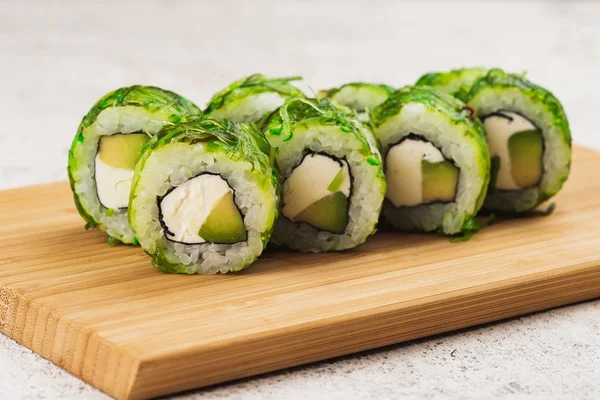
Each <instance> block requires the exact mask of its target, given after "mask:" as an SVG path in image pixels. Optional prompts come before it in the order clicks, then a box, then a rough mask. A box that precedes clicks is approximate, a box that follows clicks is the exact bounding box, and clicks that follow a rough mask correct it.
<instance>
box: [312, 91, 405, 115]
mask: <svg viewBox="0 0 600 400" xmlns="http://www.w3.org/2000/svg"><path fill="white" fill-rule="evenodd" d="M393 92H394V88H393V87H391V86H388V85H383V84H377V83H364V82H351V83H347V84H345V85H342V86H340V87H339V88H333V89H329V90H321V91H320V92H319V98H330V99H331V100H333V101H334V102H336V103H338V104H341V105H343V106H346V107H349V108H351V109H353V110H354V111H356V112H357V113H358V117H359V119H360V120H361V121H363V122H366V121H368V120H369V111H372V110H374V109H375V107H377V106H378V105H380V104H381V103H383V102H384V101H385V100H386V99H387V98H388V97H389V96H390V94H392V93H393Z"/></svg>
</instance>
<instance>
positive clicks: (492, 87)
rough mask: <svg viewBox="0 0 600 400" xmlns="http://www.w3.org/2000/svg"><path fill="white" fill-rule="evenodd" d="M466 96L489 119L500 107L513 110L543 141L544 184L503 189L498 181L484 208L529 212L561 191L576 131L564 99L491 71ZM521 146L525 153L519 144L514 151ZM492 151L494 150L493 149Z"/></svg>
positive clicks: (514, 77)
mask: <svg viewBox="0 0 600 400" xmlns="http://www.w3.org/2000/svg"><path fill="white" fill-rule="evenodd" d="M465 100H466V102H467V103H468V104H469V105H470V106H471V107H473V109H474V110H475V112H476V114H477V116H478V117H479V118H481V119H482V120H483V121H484V123H485V122H486V118H488V117H489V116H490V115H492V114H493V113H496V112H498V111H501V112H505V113H511V112H512V113H515V114H517V115H518V116H521V117H524V118H525V119H526V120H528V121H529V122H530V123H531V124H532V125H533V127H532V128H533V129H534V130H536V131H538V132H540V133H541V137H542V140H543V143H542V151H543V153H542V156H541V168H542V172H541V178H540V179H539V182H538V183H537V184H535V185H534V186H532V187H527V188H523V189H520V190H503V189H498V188H497V187H496V186H495V182H494V181H493V182H491V184H490V190H489V192H488V195H487V198H486V201H485V205H484V208H486V209H489V210H496V211H502V212H517V213H519V212H526V211H529V210H532V209H534V208H535V207H537V206H538V205H539V204H541V203H542V202H544V201H545V200H547V199H549V198H551V197H552V196H553V195H555V194H556V193H557V192H558V191H559V190H560V189H561V187H562V185H563V183H564V182H565V181H566V180H567V178H568V176H569V171H570V166H571V131H570V129H569V122H568V120H567V116H566V115H565V112H564V109H563V107H562V105H561V103H560V102H559V101H558V99H557V98H556V97H555V96H554V95H553V94H552V93H551V92H550V91H548V90H546V89H544V88H542V87H540V86H537V85H535V84H533V83H531V82H529V81H527V80H526V79H525V78H523V77H522V76H519V75H515V74H508V73H506V72H504V71H502V70H500V69H492V70H490V71H489V73H488V74H487V75H485V76H484V77H482V78H480V79H478V80H476V81H475V82H474V83H473V85H472V87H471V89H470V91H469V92H468V94H466V95H465ZM523 133H525V134H526V133H527V132H523ZM490 136H491V132H490V131H488V139H490ZM523 143H524V144H523V145H524V146H525V145H527V142H526V141H525V142H523ZM510 145H511V143H510V141H509V146H510ZM519 150H521V153H522V152H523V151H526V149H518V148H517V149H515V155H517V156H518V155H519V152H518V151H519ZM490 151H493V149H492V148H491V147H490ZM534 153H536V150H535V149H534V150H531V151H530V153H529V156H530V157H533V156H534V155H535V154H534ZM492 155H493V154H492ZM525 156H527V154H525ZM493 158H494V157H493ZM496 160H497V158H496ZM497 170H498V166H497V165H496V166H495V168H494V171H492V172H493V175H497Z"/></svg>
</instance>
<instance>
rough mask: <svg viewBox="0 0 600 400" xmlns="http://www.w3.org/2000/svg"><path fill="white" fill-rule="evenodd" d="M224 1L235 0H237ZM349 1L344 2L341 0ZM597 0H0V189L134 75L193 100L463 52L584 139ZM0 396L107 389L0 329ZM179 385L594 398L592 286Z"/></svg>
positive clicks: (56, 155)
mask: <svg viewBox="0 0 600 400" xmlns="http://www.w3.org/2000/svg"><path fill="white" fill-rule="evenodd" d="M240 3H241V2H240ZM346 3H351V4H346ZM599 20H600V3H597V2H594V1H591V0H590V1H587V2H582V3H576V2H574V1H564V2H543V3H542V2H538V3H527V2H517V1H514V2H498V3H492V2H480V3H479V4H478V3H476V2H474V1H469V2H466V3H460V2H458V3H457V2H447V3H442V2H440V3H434V2H431V1H424V2H416V1H415V2H414V3H412V2H392V1H391V0H389V1H381V2H367V1H358V2H342V1H341V0H340V1H339V2H324V1H301V2H292V1H284V0H282V1H279V2H275V1H273V2H272V3H271V2H267V1H253V2H246V3H245V5H242V4H240V5H234V4H233V3H230V2H227V1H218V2H216V1H215V2H207V3H204V4H200V3H197V4H195V5H194V4H193V3H192V2H191V1H190V2H186V1H179V2H167V1H164V2H152V3H151V2H143V1H137V2H131V3H130V4H128V5H121V4H120V3H119V2H117V1H113V2H110V3H108V4H101V3H100V2H98V3H94V2H79V3H75V2H72V3H71V2H52V3H51V4H50V2H48V3H46V2H31V1H20V2H17V1H14V2H7V1H2V0H0V88H1V89H0V120H1V121H2V130H0V188H9V187H16V186H23V185H30V184H35V183H40V182H47V181H53V180H62V179H65V178H66V172H65V168H66V156H67V150H68V147H69V145H70V141H71V139H72V137H73V135H74V132H75V129H76V127H77V124H78V123H79V121H80V119H81V118H82V116H83V114H84V113H85V112H87V110H88V109H89V107H90V106H91V105H92V104H93V102H94V101H95V100H96V99H97V98H98V97H100V96H101V95H103V94H104V93H105V92H107V91H109V90H112V89H114V88H116V87H119V86H124V85H130V84H135V83H142V84H153V85H157V86H162V87H165V88H169V89H172V90H175V91H176V92H180V93H181V94H183V95H185V96H187V97H189V98H190V99H192V100H194V101H196V102H197V103H198V104H199V105H201V106H202V105H204V104H203V103H204V102H205V101H206V100H208V98H209V96H210V95H211V94H212V93H213V92H214V91H216V90H217V89H220V88H221V87H222V86H224V85H226V84H227V83H229V82H230V81H232V80H233V79H236V78H238V77H240V76H243V75H246V74H250V73H254V72H264V73H266V74H269V75H276V76H282V75H295V74H302V75H304V77H305V79H306V80H307V84H308V85H309V86H310V87H312V88H314V89H315V91H316V90H318V89H320V88H322V87H329V86H333V85H338V84H341V83H343V82H345V81H349V80H366V81H370V80H371V81H382V82H386V83H389V84H392V85H396V86H399V85H403V84H406V83H411V82H413V81H414V80H415V79H416V78H417V77H418V76H419V75H420V74H421V73H423V72H426V71H428V70H437V69H447V68H450V67H458V66H462V65H485V66H496V65H497V66H502V67H504V68H506V69H509V70H515V71H523V70H527V71H528V73H529V77H530V79H532V80H534V81H535V82H538V83H540V84H542V85H545V86H548V87H549V88H551V89H552V90H553V92H554V93H555V94H556V95H557V96H558V97H559V98H560V99H561V100H562V102H563V104H564V106H565V108H566V110H567V113H568V115H569V117H570V120H571V127H572V130H573V134H574V138H575V141H576V142H577V143H581V144H587V145H590V146H594V147H596V148H600V135H598V133H597V132H596V131H597V129H598V128H597V126H596V125H597V124H596V120H597V115H598V106H599V104H598V100H597V99H598V93H600V80H599V79H597V77H598V71H600V24H598V21H599ZM0 377H1V378H0V398H1V399H6V398H8V399H19V398H50V399H54V398H60V399H81V398H84V399H104V398H106V396H104V395H102V394H101V393H99V392H98V391H96V390H94V389H93V388H91V387H90V386H88V385H86V384H84V383H82V382H81V381H79V380H78V379H76V378H74V377H72V376H71V375H69V374H68V373H66V372H64V371H62V370H61V369H59V368H57V367H55V366H53V365H52V364H51V363H49V362H47V361H45V360H42V359H41V358H39V357H38V356H36V355H35V354H32V353H31V352H30V351H29V350H27V349H24V348H23V347H21V346H20V345H17V344H16V343H14V342H13V341H11V340H10V339H7V338H6V337H4V336H2V335H0ZM186 396H188V397H189V398H223V397H230V398H234V399H242V398H243V399H265V398H286V399H307V398H343V399H351V398H361V399H362V398H373V399H375V398H377V399H382V398H397V397H403V396H406V397H409V398H435V399H442V398H461V399H462V398H469V399H480V398H493V397H497V398H507V397H508V398H519V399H522V398H526V399H546V398H561V399H597V398H600V302H598V301H596V302H589V303H585V304H580V305H576V306H571V307H566V308H562V309H558V310H554V311H550V312H545V313H539V314H535V315H532V316H528V317H524V318H518V319H514V320H511V321H508V322H504V323H499V324H495V325H491V326H487V327H483V328H480V329H474V330H468V331H465V332H460V333H455V334H449V335H444V336H440V337H435V338H432V339H429V340H423V341H418V342H413V343H410V344H406V345H399V346H395V347H392V348H387V349H383V350H378V351H373V352H369V353H367V354H362V355H358V356H350V357H346V358H343V359H340V360H336V361H332V362H324V363H320V364H315V365H311V366H306V367H302V368H297V369H293V370H290V371H284V372H279V373H275V374H271V375H268V376H265V377H260V378H255V379H249V380H244V381H241V382H237V383H233V384H227V385H223V386H219V387H216V388H211V389H207V390H203V391H198V392H195V393H190V394H187V395H186Z"/></svg>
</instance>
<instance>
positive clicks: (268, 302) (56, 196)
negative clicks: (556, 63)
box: [0, 148, 600, 399]
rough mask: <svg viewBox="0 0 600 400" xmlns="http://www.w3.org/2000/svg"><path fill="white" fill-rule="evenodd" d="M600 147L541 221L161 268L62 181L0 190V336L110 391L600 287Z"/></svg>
mask: <svg viewBox="0 0 600 400" xmlns="http://www.w3.org/2000/svg"><path fill="white" fill-rule="evenodd" d="M598 168H600V154H598V153H595V152H593V151H590V150H586V149H582V148H576V149H575V154H574V165H573V172H572V176H571V178H570V180H569V182H568V183H567V184H566V187H565V189H564V190H563V192H561V194H560V195H559V196H558V197H557V198H556V203H557V209H556V211H555V213H554V214H553V215H552V216H550V217H546V218H535V219H527V220H525V219H521V220H513V221H506V222H501V223H499V224H496V225H494V226H492V227H490V228H488V229H485V230H484V231H482V232H481V233H479V234H477V235H475V236H474V237H473V239H471V241H469V242H466V243H450V242H449V241H448V240H447V239H444V238H439V237H436V236H435V235H406V234H401V233H391V232H386V233H378V234H377V235H375V236H373V237H371V238H370V239H369V240H368V242H367V243H366V244H365V245H363V246H360V247H359V248H357V249H354V250H352V251H347V252H344V253H330V254H320V255H317V254H298V253H294V252H288V251H268V252H267V253H266V254H264V255H263V256H262V257H261V259H260V261H258V262H257V263H256V264H255V265H254V266H253V267H251V268H249V269H248V270H246V271H243V272H241V273H235V274H228V275H217V276H181V275H167V274H164V273H161V272H159V271H157V270H155V269H154V268H152V267H151V266H150V263H149V259H148V258H147V256H146V255H145V254H144V253H143V252H142V250H141V249H139V248H134V247H130V246H118V247H108V246H107V245H106V239H105V235H104V234H103V233H101V232H97V231H88V232H86V231H84V229H83V227H82V225H83V223H82V221H81V219H80V218H79V216H78V214H77V212H76V210H75V208H74V206H73V203H72V199H71V193H70V191H69V188H68V185H67V184H66V183H56V184H50V185H43V186H36V187H29V188H24V189H16V190H10V191H4V192H0V221H1V224H0V238H1V240H0V332H2V333H5V334H6V335H8V336H10V337H12V338H13V339H15V340H17V341H18V342H20V343H22V344H23V345H25V346H27V347H29V348H31V349H32V350H33V351H35V352H37V353H39V354H41V355H42V356H43V357H45V358H47V359H49V360H51V361H52V362H54V363H56V364H57V365H59V366H61V367H63V368H65V369H66V370H68V371H70V372H71V373H73V374H75V375H77V376H79V377H81V378H82V379H84V380H85V381H87V382H89V383H91V384H92V385H94V386H96V387H98V388H99V389H101V390H103V391H105V392H106V393H108V394H110V395H112V396H114V397H117V398H119V399H140V398H148V397H152V396H158V395H161V394H167V393H172V392H176V391H181V390H186V389H191V388H196V387H201V386H205V385H211V384H215V383H219V382H223V381H227V380H231V379H236V378H241V377H246V376H250V375H255V374H259V373H264V372H268V371H273V370H277V369H281V368H285V367H290V366H294V365H299V364H303V363H307V362H311V361H316V360H322V359H326V358H330V357H334V356H339V355H343V354H348V353H352V352H356V351H361V350H366V349H371V348H374V347H379V346H383V345H387V344H392V343H397V342H401V341H406V340H410V339H415V338H419V337H423V336H427V335H432V334H436V333H441V332H446V331H451V330H455V329H459V328H464V327H468V326H473V325H477V324H481V323H485V322H490V321H495V320H499V319H503V318H507V317H511V316H515V315H519V314H523V313H529V312H533V311H537V310H542V309H545V308H549V307H554V306H558V305H562V304H567V303H571V302H576V301H581V300H585V299H590V298H595V297H599V296H600V253H599V252H598V245H599V244H600V230H599V229H598V228H597V227H598V226H599V225H600V181H598V180H597V179H596V178H595V175H596V173H597V169H598Z"/></svg>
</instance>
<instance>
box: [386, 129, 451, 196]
mask: <svg viewBox="0 0 600 400" xmlns="http://www.w3.org/2000/svg"><path fill="white" fill-rule="evenodd" d="M459 172H460V171H459V169H458V168H457V167H456V166H455V165H454V164H453V163H452V162H451V161H448V160H446V159H445V158H444V156H443V154H442V152H441V151H440V150H439V149H438V148H437V147H435V146H434V145H433V144H432V143H431V142H429V141H427V140H425V139H424V138H423V137H422V136H418V135H415V134H412V133H411V134H410V135H408V136H406V137H405V138H403V139H402V140H401V141H400V142H398V143H396V144H395V145H393V146H392V147H390V149H389V150H388V153H387V155H386V170H385V176H386V182H387V186H388V189H387V193H386V198H387V199H388V200H389V201H390V202H391V203H392V204H393V205H394V206H395V207H414V206H417V205H420V204H428V203H434V202H439V203H450V202H453V201H454V199H455V198H456V191H457V187H458V179H459Z"/></svg>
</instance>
